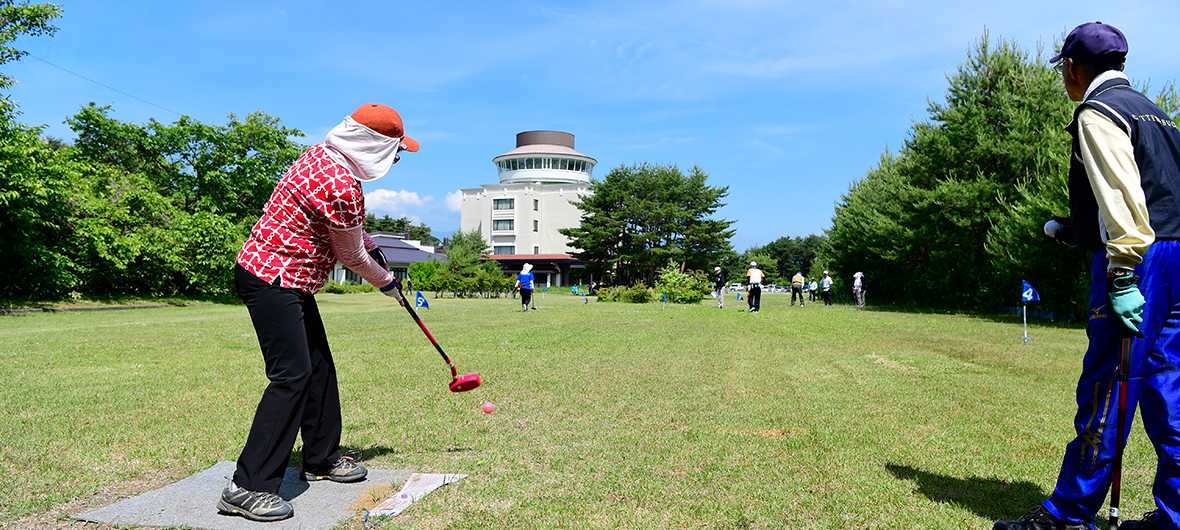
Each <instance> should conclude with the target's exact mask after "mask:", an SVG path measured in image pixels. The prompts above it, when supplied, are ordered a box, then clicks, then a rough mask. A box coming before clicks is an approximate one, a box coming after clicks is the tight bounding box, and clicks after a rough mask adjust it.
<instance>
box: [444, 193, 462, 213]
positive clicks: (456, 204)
mask: <svg viewBox="0 0 1180 530" xmlns="http://www.w3.org/2000/svg"><path fill="white" fill-rule="evenodd" d="M445 202H446V205H447V210H450V211H452V212H457V211H459V210H462V209H463V192H462V191H452V192H449V193H447V198H446V200H445Z"/></svg>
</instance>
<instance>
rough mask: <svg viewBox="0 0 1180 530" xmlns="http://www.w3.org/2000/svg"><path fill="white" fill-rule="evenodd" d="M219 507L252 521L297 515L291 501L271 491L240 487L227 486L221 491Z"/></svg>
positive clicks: (274, 519)
mask: <svg viewBox="0 0 1180 530" xmlns="http://www.w3.org/2000/svg"><path fill="white" fill-rule="evenodd" d="M217 509H218V510H221V511H222V512H223V513H228V514H236V515H240V516H242V517H245V518H247V519H249V520H251V521H263V522H266V521H281V520H283V519H286V518H288V517H291V516H292V515H295V509H294V508H292V507H291V503H289V502H287V501H285V500H283V498H282V497H279V496H278V495H275V494H274V493H271V492H269V491H250V490H247V489H243V488H238V490H237V491H230V490H229V488H228V487H227V488H225V489H224V490H222V492H221V500H220V501H217Z"/></svg>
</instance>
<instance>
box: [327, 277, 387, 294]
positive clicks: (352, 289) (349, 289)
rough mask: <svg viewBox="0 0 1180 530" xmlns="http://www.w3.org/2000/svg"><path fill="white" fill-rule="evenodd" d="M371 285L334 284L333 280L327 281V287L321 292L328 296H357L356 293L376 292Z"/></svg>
mask: <svg viewBox="0 0 1180 530" xmlns="http://www.w3.org/2000/svg"><path fill="white" fill-rule="evenodd" d="M376 290H377V288H376V287H373V284H371V283H336V282H335V281H334V280H329V281H328V285H325V286H324V288H323V289H322V290H321V291H322V292H325V293H328V294H357V293H371V292H373V291H376Z"/></svg>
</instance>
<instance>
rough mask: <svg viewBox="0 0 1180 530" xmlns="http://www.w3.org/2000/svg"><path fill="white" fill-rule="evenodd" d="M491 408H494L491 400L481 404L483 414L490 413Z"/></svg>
mask: <svg viewBox="0 0 1180 530" xmlns="http://www.w3.org/2000/svg"><path fill="white" fill-rule="evenodd" d="M493 410H496V406H495V405H493V404H492V402H491V401H486V402H484V404H483V411H484V414H491V413H492V411H493Z"/></svg>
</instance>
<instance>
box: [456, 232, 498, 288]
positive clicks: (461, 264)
mask: <svg viewBox="0 0 1180 530" xmlns="http://www.w3.org/2000/svg"><path fill="white" fill-rule="evenodd" d="M491 251H492V246H491V245H489V244H488V242H487V240H485V239H484V238H483V234H481V233H480V232H479V230H477V229H471V230H468V231H466V232H464V231H462V230H459V231H457V232H455V233H454V234H452V235H451V237H450V238H448V240H447V269H448V270H450V271H451V272H453V273H456V274H460V275H463V276H475V275H476V274H478V273H479V272H480V271H481V270H482V271H488V270H489V269H490V268H493V267H494V268H495V269H496V270H498V269H499V263H493V264H491V265H485V264H484V263H486V262H481V261H480V258H484V257H487V256H488V254H489V253H490V252H491ZM489 261H490V260H489Z"/></svg>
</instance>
